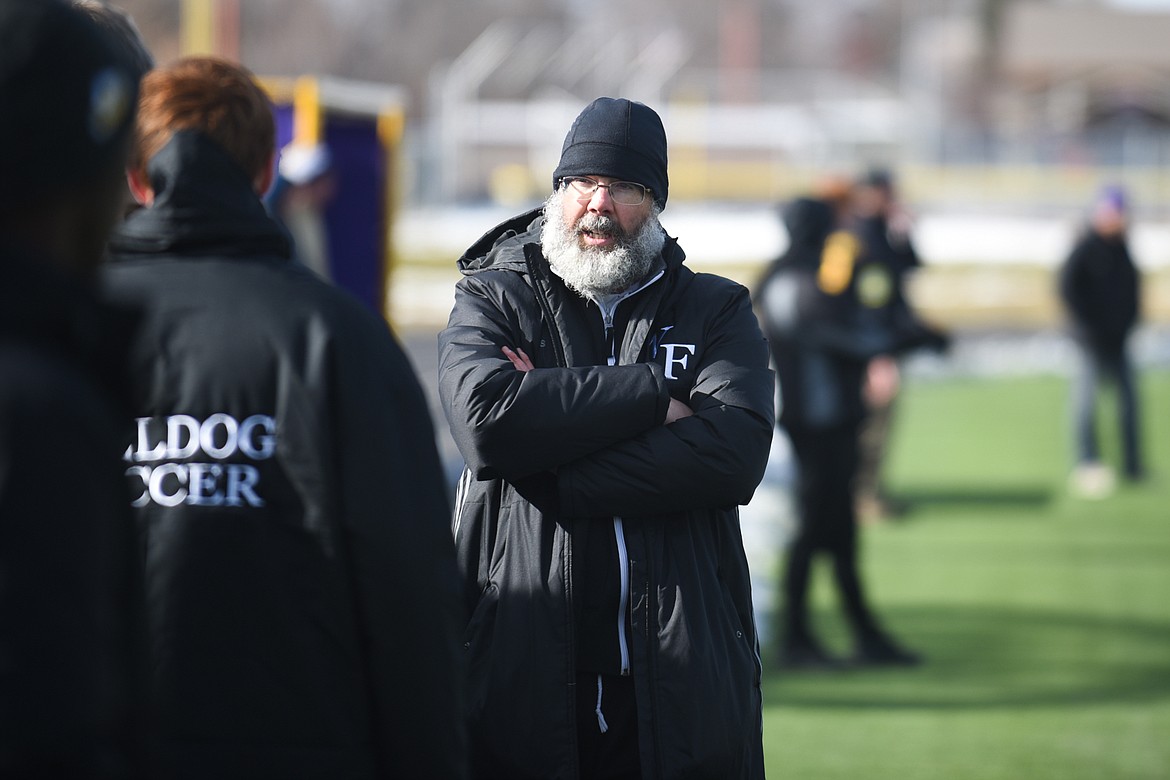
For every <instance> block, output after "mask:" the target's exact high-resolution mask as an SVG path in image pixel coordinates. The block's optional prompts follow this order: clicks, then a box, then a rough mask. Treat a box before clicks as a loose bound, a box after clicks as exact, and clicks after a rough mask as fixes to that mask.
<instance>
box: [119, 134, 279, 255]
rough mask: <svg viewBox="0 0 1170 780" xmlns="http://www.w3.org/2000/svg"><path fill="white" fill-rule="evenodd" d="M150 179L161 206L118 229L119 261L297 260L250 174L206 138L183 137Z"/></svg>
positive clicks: (152, 165)
mask: <svg viewBox="0 0 1170 780" xmlns="http://www.w3.org/2000/svg"><path fill="white" fill-rule="evenodd" d="M146 172H147V175H148V176H149V177H150V183H151V186H152V187H153V188H154V192H155V199H154V203H153V205H151V206H150V207H148V208H143V209H139V210H138V211H136V212H134V213H133V214H132V215H130V217H129V218H128V219H127V220H126V221H125V222H123V223H122V224H121V225H120V226H119V227H118V228H117V229H115V231H114V233H113V235H112V236H111V238H110V250H111V252H112V253H113V254H114V255H123V256H132V255H153V254H199V253H206V254H214V255H217V256H221V257H238V256H256V255H275V256H277V257H283V258H288V257H291V254H292V244H291V240H290V239H289V236H288V233H287V232H285V230H284V229H283V228H282V227H281V226H280V225H278V224H277V223H276V222H275V221H274V220H273V219H272V218H271V217H270V216H269V215H268V212H267V211H265V209H264V205H263V203H261V201H260V198H259V197H257V196H256V193H255V192H254V191H253V189H252V182H251V181H250V180H249V178H248V176H247V174H245V173H244V171H243V170H241V169H240V167H239V166H238V165H237V164H236V163H235V161H233V160H232V159H231V157H229V156H228V154H227V152H226V151H224V150H223V149H222V148H221V147H220V146H219V145H218V144H217V143H215V142H214V141H212V140H211V139H210V138H208V137H207V136H205V135H203V134H202V133H200V132H198V131H195V130H182V131H179V132H177V133H175V135H174V137H173V138H171V140H170V142H169V143H168V144H167V145H166V146H164V147H163V148H162V150H161V151H159V153H158V154H156V155H155V156H154V157H152V158H151V160H150V162H149V163H148V164H147V166H146Z"/></svg>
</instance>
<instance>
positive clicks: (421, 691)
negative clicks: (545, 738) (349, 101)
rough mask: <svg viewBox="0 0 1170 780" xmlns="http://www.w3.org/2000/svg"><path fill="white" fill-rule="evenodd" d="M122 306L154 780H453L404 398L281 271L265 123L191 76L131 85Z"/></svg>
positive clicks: (432, 502)
mask: <svg viewBox="0 0 1170 780" xmlns="http://www.w3.org/2000/svg"><path fill="white" fill-rule="evenodd" d="M138 119H139V121H138V130H137V134H136V138H135V143H134V147H133V150H132V153H131V157H130V164H129V166H128V177H129V180H130V186H131V189H132V191H133V192H134V194H135V197H136V198H137V199H138V200H139V202H141V203H142V204H143V205H144V206H145V208H143V209H141V210H139V211H137V212H135V213H134V214H132V215H131V216H130V217H129V218H128V219H127V220H126V221H125V222H123V223H122V224H121V225H120V226H119V227H118V228H117V230H116V231H115V233H114V234H113V235H112V236H111V239H110V255H111V260H110V263H109V264H108V265H107V266H106V268H105V269H104V272H103V273H104V283H105V288H106V292H107V294H108V295H109V296H110V298H111V299H113V300H116V301H125V302H128V303H132V304H135V305H138V306H140V307H142V309H143V310H144V321H143V328H142V330H141V333H140V336H139V338H138V340H137V341H136V343H135V345H134V350H133V352H132V355H131V358H132V365H131V369H132V372H133V380H134V412H135V414H136V417H137V421H136V423H137V424H136V426H135V427H134V428H133V430H131V431H127V436H126V439H125V440H124V441H123V443H122V448H123V450H124V452H125V455H124V460H125V464H124V468H125V472H126V475H127V477H128V479H129V482H130V485H131V488H132V492H133V506H134V509H135V512H136V514H137V517H138V521H139V531H140V534H141V543H142V547H143V549H144V550H145V553H146V564H145V565H146V585H147V601H146V608H147V616H148V629H149V636H150V641H151V653H152V658H151V661H152V669H153V693H154V696H155V708H156V710H157V712H158V731H159V739H160V753H161V757H162V760H163V762H164V764H165V766H164V769H165V770H167V771H169V772H170V773H171V776H173V777H176V778H180V779H182V778H211V777H214V778H221V779H225V778H226V779H230V778H239V779H240V780H244V779H245V778H246V779H247V780H258V779H261V778H272V780H277V779H278V778H279V780H296V779H298V778H303V779H308V778H321V779H322V780H325V779H326V778H329V779H330V780H332V779H333V778H340V777H344V778H390V777H428V778H461V777H463V776H464V775H465V756H464V738H463V731H462V727H461V721H460V718H459V713H460V711H461V706H460V705H461V699H460V696H461V669H460V658H459V649H458V627H459V617H460V612H459V607H460V604H459V594H458V585H457V575H456V569H455V556H454V547H453V544H452V541H451V535H450V532H449V527H448V524H447V515H448V503H447V497H446V494H445V488H444V482H443V478H442V474H441V472H440V467H439V459H438V454H437V451H436V447H435V437H434V430H433V428H432V425H431V418H430V416H429V413H428V410H427V405H426V401H425V398H424V396H423V393H422V390H421V388H420V386H419V384H418V381H417V379H416V377H415V375H414V373H413V371H412V369H411V367H410V365H409V363H408V362H407V359H406V357H405V355H404V353H403V352H402V350H401V348H400V347H399V345H398V343H397V341H396V340H395V339H394V337H393V336H392V334H391V332H390V330H389V328H388V327H387V325H386V323H385V322H384V321H382V320H381V319H380V318H378V317H377V316H376V315H374V314H373V313H371V312H369V311H367V309H366V308H365V307H364V306H363V305H362V304H361V303H359V302H358V301H357V300H356V299H354V298H352V297H351V296H349V295H348V294H347V293H345V292H343V291H341V290H339V289H337V288H336V287H334V286H332V285H329V284H327V283H325V282H324V281H322V280H320V279H319V278H317V277H316V276H315V275H313V274H312V273H311V272H309V271H308V270H307V269H305V268H304V267H303V266H300V265H297V264H295V263H293V262H292V261H291V260H290V248H289V244H288V239H287V235H286V234H285V233H284V231H282V230H281V229H280V228H279V226H278V225H276V223H275V222H273V221H272V219H271V218H270V217H269V216H268V214H267V213H266V212H265V210H264V206H263V205H262V203H261V201H260V193H263V192H264V191H265V190H266V189H267V188H268V186H269V184H270V182H271V179H272V176H273V163H274V154H275V125H274V120H273V114H272V107H271V105H270V104H269V102H268V100H267V98H266V97H265V95H264V93H263V91H262V90H261V89H260V88H259V86H257V84H256V83H255V82H254V80H253V78H252V77H251V75H250V74H249V73H248V72H246V71H245V70H243V69H242V68H240V67H238V66H236V65H233V64H230V63H228V62H225V61H222V60H217V59H213V58H206V57H200V58H190V59H185V60H179V61H178V62H176V63H174V64H171V65H168V66H166V67H160V68H156V69H155V70H153V71H151V72H150V73H148V74H147V75H146V76H145V78H143V80H142V96H141V99H140V103H139V117H138Z"/></svg>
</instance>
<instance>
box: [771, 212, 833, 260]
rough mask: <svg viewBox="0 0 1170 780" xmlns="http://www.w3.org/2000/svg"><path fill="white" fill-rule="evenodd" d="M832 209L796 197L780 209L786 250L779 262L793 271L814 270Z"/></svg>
mask: <svg viewBox="0 0 1170 780" xmlns="http://www.w3.org/2000/svg"><path fill="white" fill-rule="evenodd" d="M834 222H835V216H834V214H833V207H832V206H830V205H829V204H828V203H826V202H825V201H823V200H816V199H813V198H799V199H797V200H795V201H793V203H792V204H791V205H790V206H789V207H788V208H787V209H785V210H784V226H785V228H786V229H787V230H788V239H789V240H788V250H787V251H786V252H785V253H784V257H783V259H782V261H781V262H783V264H784V265H787V266H792V267H797V268H806V269H811V268H816V267H817V266H818V265H820V262H821V250H822V249H823V248H824V245H825V239H827V238H828V237H829V234H830V233H832V232H833V227H834Z"/></svg>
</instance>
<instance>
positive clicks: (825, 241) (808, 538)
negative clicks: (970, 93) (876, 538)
mask: <svg viewBox="0 0 1170 780" xmlns="http://www.w3.org/2000/svg"><path fill="white" fill-rule="evenodd" d="M852 197H853V191H852V186H851V184H850V182H849V181H848V180H845V179H840V178H833V179H829V180H826V181H825V182H823V183H822V185H821V186H820V189H819V190H818V192H817V193H816V194H815V195H814V196H813V197H803V198H798V199H797V200H795V201H794V202H792V203H791V204H789V205H788V206H787V208H786V209H785V210H784V214H783V216H784V220H785V224H786V226H787V229H788V234H789V239H790V243H789V246H788V249H787V250H786V251H785V252H784V254H783V255H781V256H780V257H779V258H778V259H777V260H775V261H774V262H773V263H772V264H771V265H770V266H769V268H768V269H767V271H766V272H765V274H764V277H763V278H762V279H761V281H760V283H759V285H758V287H757V291H756V302H757V306H758V308H759V310H760V314H761V320H762V322H763V325H764V333H765V335H766V336H767V337H768V342H769V346H770V348H771V350H772V360H773V364H774V365H775V367H776V373H777V378H778V380H779V385H780V415H779V424H780V426H781V428H783V430H784V432H785V433H786V434H787V435H788V439H789V441H790V442H791V444H792V451H793V453H794V455H795V458H796V462H797V472H798V473H797V486H796V488H797V490H796V492H797V496H796V498H797V502H796V503H797V512H798V515H799V517H798V525H797V533H796V535H795V538H794V539H793V540H792V542H791V544H790V547H789V549H788V553H787V557H786V561H785V569H784V573H783V577H782V590H783V596H784V598H783V616H782V621H781V630H782V637H781V648H780V659H781V662H782V663H783V664H784V665H785V666H790V667H826V668H835V667H840V666H842V662H841V660H840V659H838V658H835V657H834V656H832V655H831V654H830V653H829V652H828V651H827V650H826V649H825V648H824V647H823V646H822V644H821V643H820V641H819V640H818V639H817V638H816V635H815V632H814V631H813V627H812V624H811V619H810V617H809V614H808V612H809V605H808V602H809V583H810V577H811V571H812V565H813V562H814V560H815V558H816V557H817V556H818V555H819V554H821V553H824V554H827V555H828V557H829V558H830V560H831V563H832V566H833V579H834V583H835V585H836V588H837V592H838V595H839V597H840V599H841V606H842V608H843V610H844V613H845V617H846V619H847V622H848V624H849V627H850V629H851V632H852V634H853V640H854V643H855V653H854V656H853V661H854V662H856V663H858V664H865V665H906V666H909V665H915V664H918V663H919V662H920V661H921V659H920V657H919V656H918V655H917V654H916V653H913V652H911V651H909V650H907V649H905V648H903V647H901V646H900V645H899V644H898V643H897V642H895V641H894V639H893V638H892V637H891V636H890V635H889V634H888V633H887V632H886V631H885V629H884V628H882V626H881V624H880V622H879V621H878V619H877V617H876V615H875V614H874V612H873V610H872V608H871V607H870V605H869V603H868V599H867V597H866V595H865V587H864V583H863V582H862V578H861V572H860V566H859V561H858V557H859V545H858V529H857V523H856V515H855V511H856V504H855V501H854V492H853V491H854V486H855V484H854V483H855V477H856V475H857V467H858V458H859V455H858V449H859V438H858V432H859V430H860V427H861V425H862V423H863V421H864V420H865V415H866V407H865V403H864V400H863V391H864V388H865V382H866V375H867V370H868V368H869V366H870V364H871V362H872V361H873V360H874V359H876V358H880V357H882V356H886V355H894V354H897V353H898V352H900V351H901V350H902V349H904V348H906V347H907V346H909V345H910V343H911V342H910V341H908V340H907V334H906V333H904V332H900V331H898V330H894V329H890V328H885V327H879V326H878V325H879V324H880V322H881V321H880V319H878V318H875V317H874V316H873V312H871V311H868V308H869V303H867V301H868V300H869V298H868V296H869V295H871V292H872V291H869V290H867V289H866V286H867V284H869V283H870V282H869V281H867V268H866V264H867V256H866V254H865V251H864V247H863V245H862V243H861V241H860V240H859V239H858V238H857V236H856V235H855V233H854V232H853V231H852V230H851V219H852Z"/></svg>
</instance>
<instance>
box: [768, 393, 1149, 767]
mask: <svg viewBox="0 0 1170 780" xmlns="http://www.w3.org/2000/svg"><path fill="white" fill-rule="evenodd" d="M902 399H903V401H902V405H901V407H900V408H899V410H898V420H897V428H896V431H895V436H894V440H893V445H892V446H893V449H892V452H891V456H890V462H889V464H888V469H887V474H888V480H887V481H888V483H889V486H890V487H891V488H892V490H893V492H894V494H895V495H896V496H898V497H900V498H904V499H907V500H909V501H910V502H911V507H912V508H911V511H910V512H909V514H908V515H907V516H906V517H905V518H904V519H903V520H900V521H896V522H893V523H889V524H885V525H882V526H876V527H869V528H866V530H865V532H864V535H863V539H864V540H863V545H864V556H863V557H864V561H865V571H866V576H867V578H868V583H869V585H870V590H871V593H872V595H873V596H874V598H875V601H876V602H877V604H878V606H879V608H880V612H881V613H882V615H883V616H884V617H885V618H886V620H887V622H888V624H889V625H890V627H891V628H892V629H893V630H894V632H895V633H896V634H897V635H898V637H899V638H900V639H901V640H902V641H904V642H905V643H906V644H907V645H908V646H911V647H913V648H914V649H916V650H920V651H922V652H923V653H924V654H925V655H926V656H927V664H926V665H925V666H923V667H922V668H919V669H914V670H908V671H903V670H877V671H871V670H865V671H862V670H855V671H849V672H843V673H833V674H826V673H823V672H821V673H816V672H803V673H789V672H781V671H779V670H778V669H777V668H776V665H775V664H774V663H769V661H770V659H769V658H768V657H767V656H766V657H765V680H764V708H765V709H764V744H765V750H766V755H767V765H768V774H769V777H772V778H799V779H800V780H822V779H824V780H834V779H836V778H840V779H841V780H846V779H848V780H883V778H889V779H890V780H895V779H896V780H916V779H917V778H921V779H922V780H962V779H963V778H979V779H980V780H983V779H984V778H997V779H998V778H1021V779H1025V778H1026V779H1029V780H1033V779H1043V778H1054V779H1056V778H1059V779H1060V780H1079V779H1081V778H1084V779H1086V780H1087V779H1088V778H1094V779H1095V780H1096V779H1108V780H1122V779H1127V778H1135V779H1136V778H1142V779H1143V780H1146V779H1149V778H1170V374H1166V373H1159V374H1153V375H1147V376H1146V377H1145V378H1144V381H1143V385H1142V401H1143V403H1144V414H1145V420H1144V423H1145V424H1144V432H1145V444H1146V447H1145V449H1146V453H1147V455H1148V462H1149V465H1150V468H1151V472H1152V474H1151V478H1150V479H1149V480H1148V481H1147V482H1146V483H1144V484H1142V485H1140V486H1128V485H1123V486H1122V487H1120V488H1119V490H1118V491H1117V492H1116V493H1115V494H1114V495H1113V496H1111V497H1109V498H1106V499H1103V500H1099V501H1084V500H1077V499H1074V498H1072V497H1070V496H1069V495H1068V493H1067V491H1066V489H1065V482H1066V476H1067V472H1068V466H1069V462H1070V455H1069V453H1070V443H1069V441H1070V436H1069V432H1068V425H1067V421H1068V412H1067V388H1066V384H1065V383H1064V382H1063V381H1061V380H1059V379H1055V378H1040V379H1004V380H948V381H938V382H930V383H926V382H925V381H922V382H917V383H915V382H913V381H911V383H910V384H909V385H908V386H907V387H906V389H905V392H904V394H903V396H902ZM1107 410H1108V411H1109V412H1110V413H1111V412H1112V408H1111V407H1110V408H1107ZM1111 417H1112V414H1110V418H1103V420H1102V422H1103V428H1104V429H1105V431H1106V436H1105V441H1104V442H1103V443H1104V444H1105V445H1106V454H1107V457H1109V458H1112V459H1113V462H1116V450H1117V447H1116V445H1115V443H1114V441H1115V439H1114V437H1113V436H1112V433H1113V432H1114V431H1115V426H1114V425H1112V419H1111ZM823 569H824V567H822V569H818V571H817V575H818V582H817V588H818V589H817V592H816V596H817V603H818V604H819V605H820V607H821V609H820V611H819V613H818V624H819V626H821V627H822V628H823V629H824V633H825V636H826V638H827V640H828V642H829V644H831V645H833V646H834V647H836V648H837V649H839V650H842V651H844V649H845V644H846V641H845V637H844V634H843V633H842V630H841V625H840V623H839V621H838V619H837V612H836V609H835V604H834V602H833V596H832V594H831V592H830V590H829V587H828V572H827V570H823ZM765 650H767V648H765Z"/></svg>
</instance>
